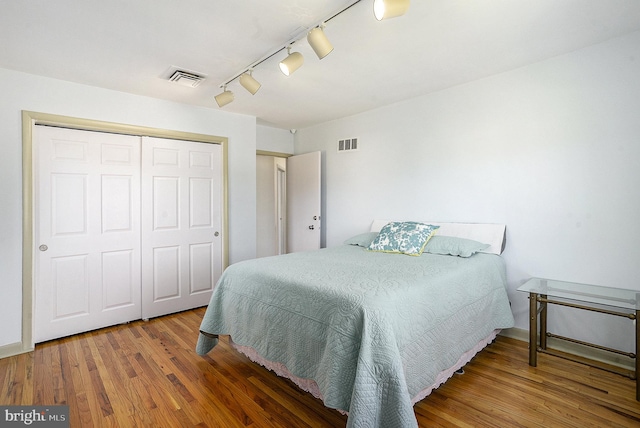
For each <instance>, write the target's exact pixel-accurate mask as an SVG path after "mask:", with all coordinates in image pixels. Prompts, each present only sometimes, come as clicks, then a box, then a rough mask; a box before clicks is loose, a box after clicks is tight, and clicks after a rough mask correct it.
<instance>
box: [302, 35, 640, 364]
mask: <svg viewBox="0 0 640 428" xmlns="http://www.w3.org/2000/svg"><path fill="white" fill-rule="evenodd" d="M469 66H473V64H470V65H469ZM351 137H358V138H359V150H358V151H355V152H350V153H349V152H347V153H340V154H338V153H337V151H336V145H337V140H339V139H342V138H351ZM295 144H296V154H298V153H306V152H310V151H315V150H322V151H323V169H324V171H323V173H324V178H323V188H324V190H323V204H324V210H325V212H323V221H324V224H323V229H324V233H325V235H324V236H323V241H324V242H323V244H324V245H326V246H334V245H339V244H341V243H342V242H343V240H344V239H346V238H348V237H350V236H352V235H355V234H357V233H360V232H363V231H366V230H368V228H369V226H370V223H371V221H372V219H374V218H388V219H416V220H432V221H454V222H455V221H459V222H487V223H505V224H506V225H507V247H506V251H505V252H504V254H503V257H504V259H505V260H506V263H507V271H508V286H509V295H510V298H511V300H512V304H513V311H514V314H515V316H516V326H517V327H519V328H522V329H527V328H528V321H527V310H528V306H527V296H526V295H525V294H524V293H521V292H516V291H515V290H516V288H517V287H518V286H520V285H521V284H522V283H523V282H524V280H525V279H527V278H529V277H531V276H540V277H548V278H554V279H561V280H568V281H578V282H584V283H593V284H601V285H606V286H612V287H622V288H631V289H634V290H640V282H639V281H638V278H640V263H639V260H640V245H639V241H640V196H639V195H640V193H639V192H638V185H640V33H638V32H636V33H633V34H631V35H629V36H626V37H622V38H618V39H613V40H610V41H608V42H606V43H602V44H599V45H596V46H592V47H590V48H587V49H583V50H580V51H577V52H574V53H571V54H567V55H563V56H559V57H555V58H553V59H550V60H547V61H544V62H541V63H538V64H535V65H531V66H528V67H524V68H521V69H518V70H515V71H512V72H508V73H504V74H500V75H496V76H493V77H490V78H487V79H483V80H481V81H476V82H473V83H470V84H466V85H462V86H458V87H454V88H451V89H448V90H444V91H441V92H439V93H435V94H432V95H428V96H422V97H418V98H415V99H412V100H409V101H406V102H402V103H399V104H395V105H392V106H388V107H383V108H379V109H376V110H372V111H369V112H367V113H363V114H359V115H356V116H353V117H348V118H344V119H341V120H336V121H333V122H330V123H326V124H322V125H319V126H315V127H310V128H306V129H302V130H299V131H298V133H297V135H296V141H295ZM554 308H557V307H554ZM550 329H551V331H554V332H556V333H558V334H567V335H574V336H577V337H578V338H581V339H587V340H589V339H590V340H594V341H598V343H601V344H603V345H606V346H614V347H618V348H622V349H625V350H627V351H631V350H632V346H633V343H634V341H633V326H632V323H631V322H629V321H628V320H623V319H613V320H612V318H611V317H606V316H597V315H592V314H587V315H585V313H584V312H583V313H576V311H575V310H571V309H567V308H561V310H559V311H556V310H555V309H553V311H552V312H551V314H550Z"/></svg>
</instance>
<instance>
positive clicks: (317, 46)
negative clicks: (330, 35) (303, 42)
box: [307, 26, 333, 59]
mask: <svg viewBox="0 0 640 428" xmlns="http://www.w3.org/2000/svg"><path fill="white" fill-rule="evenodd" d="M307 41H308V42H309V44H310V45H311V47H312V48H313V51H314V52H315V53H316V55H317V56H318V59H322V58H324V57H325V56H327V55H329V54H330V53H331V51H333V46H332V45H331V42H330V41H329V39H327V36H326V35H325V34H324V31H323V29H322V26H320V27H316V28H314V29H313V30H311V31H309V34H307Z"/></svg>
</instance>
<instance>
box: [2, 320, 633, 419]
mask: <svg viewBox="0 0 640 428" xmlns="http://www.w3.org/2000/svg"><path fill="white" fill-rule="evenodd" d="M203 314H204V309H196V310H193V311H187V312H183V313H180V314H174V315H169V316H166V317H161V318H157V319H153V320H151V321H149V322H142V321H136V322H133V323H131V324H127V325H120V326H115V327H111V328H107V329H102V330H97V331H93V332H89V333H85V334H81V335H78V336H73V337H68V338H64V339H60V340H55V341H51V342H47V343H43V344H40V345H38V346H36V350H35V352H32V353H28V354H23V355H18V356H14V357H10V358H5V359H1V360H0V404H1V405H10V404H19V405H56V404H67V405H69V410H70V419H71V427H102V426H105V427H151V426H153V427H246V426H251V427H287V428H290V427H340V426H344V425H345V423H346V416H344V415H341V414H340V413H338V412H337V411H334V410H331V409H327V408H325V407H324V406H323V405H322V403H321V402H320V401H319V400H316V399H315V398H313V397H312V396H311V395H310V394H307V393H304V392H301V391H300V390H299V389H298V388H297V387H296V386H294V385H293V384H292V383H291V382H290V381H288V380H285V379H282V378H278V377H276V376H275V375H274V374H272V373H271V372H269V371H268V370H266V369H264V368H262V367H261V366H258V365H256V364H254V363H252V362H250V361H249V360H248V359H247V358H246V357H244V356H243V355H241V354H239V353H237V352H236V351H235V350H233V349H232V348H231V347H230V346H229V344H228V343H227V342H226V341H224V340H221V342H220V344H219V345H218V346H216V348H214V350H213V351H211V352H210V353H209V354H208V355H207V356H205V357H202V356H199V355H197V354H196V353H195V352H194V347H195V342H196V339H197V331H198V328H199V325H200V320H201V318H202V315H203ZM527 358H528V354H527V344H526V343H524V342H521V341H517V340H514V339H509V338H504V337H499V338H498V339H497V340H496V342H495V343H493V344H491V345H489V346H488V347H487V348H486V349H484V350H483V351H482V352H480V353H479V354H478V355H477V356H476V357H475V358H474V359H473V360H472V361H471V362H470V363H469V364H467V365H466V366H465V373H464V374H463V375H455V376H454V377H453V378H451V379H450V380H449V381H448V382H447V383H445V384H444V385H442V386H441V387H440V388H439V389H437V390H436V391H434V392H433V393H432V394H431V395H430V396H428V397H427V398H425V399H424V400H422V401H421V402H420V403H418V404H417V405H416V406H415V412H416V416H417V418H418V422H419V424H420V427H520V426H522V427H580V428H582V427H605V426H606V427H634V426H635V427H638V426H640V403H639V402H637V401H635V384H634V382H633V381H632V380H630V379H627V378H624V377H622V376H619V375H616V374H612V373H609V372H606V371H602V370H598V369H594V368H590V367H587V366H583V365H581V364H577V363H573V362H570V361H566V360H562V359H559V358H556V357H552V356H548V355H540V357H539V364H538V367H537V368H532V367H529V365H528V363H527V361H528V360H527Z"/></svg>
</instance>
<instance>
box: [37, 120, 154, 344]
mask: <svg viewBox="0 0 640 428" xmlns="http://www.w3.org/2000/svg"><path fill="white" fill-rule="evenodd" d="M33 132H34V134H33V135H34V139H33V141H34V189H35V192H34V208H35V209H34V226H35V227H34V232H35V233H34V239H35V242H36V254H35V257H34V270H35V272H34V273H35V275H34V297H35V298H34V341H35V342H36V343H37V342H42V341H45V340H50V339H54V338H57V337H63V336H68V335H71V334H75V333H79V332H83V331H88V330H92V329H96V328H101V327H105V326H109V325H113V324H117V323H121V322H126V321H130V320H134V319H138V318H140V313H141V301H140V296H141V289H140V286H141V282H140V264H141V261H140V260H141V259H140V254H141V252H140V137H132V136H125V135H117V134H107V133H99V132H89V131H80V130H72V129H64V128H55V127H46V126H35V127H34V131H33Z"/></svg>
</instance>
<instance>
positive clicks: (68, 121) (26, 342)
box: [0, 110, 229, 358]
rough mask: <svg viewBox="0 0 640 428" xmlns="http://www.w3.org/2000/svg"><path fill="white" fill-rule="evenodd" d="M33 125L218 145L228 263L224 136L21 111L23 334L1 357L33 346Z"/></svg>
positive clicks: (0, 352)
mask: <svg viewBox="0 0 640 428" xmlns="http://www.w3.org/2000/svg"><path fill="white" fill-rule="evenodd" d="M35 124H40V125H51V126H61V127H65V128H74V129H84V130H88V131H101V132H114V133H119V134H129V135H137V136H153V137H159V138H173V139H178V140H188V141H196V142H202V143H211V144H220V145H221V146H222V158H223V174H222V175H223V192H224V196H223V209H222V215H223V218H224V220H223V230H224V233H223V235H224V242H223V244H222V248H223V256H222V264H223V269H224V268H226V267H227V266H228V264H229V242H228V236H229V233H228V227H229V221H228V206H229V204H228V174H227V171H228V164H227V145H228V139H227V138H226V137H219V136H213V135H204V134H195V133H189V132H180V131H172V130H165V129H159V128H149V127H143V126H136V125H128V124H121V123H113V122H103V121H97V120H90V119H82V118H75V117H69V116H61V115H54V114H48V113H41V112H33V111H26V110H23V111H22V208H23V209H22V335H21V342H20V343H15V344H10V345H7V346H3V347H0V358H3V357H8V356H10V355H15V354H20V353H24V352H30V351H32V350H33V349H34V343H33V303H34V302H33V286H34V283H33V275H34V270H33V269H34V257H35V250H36V248H35V244H34V236H33V235H34V224H33V220H34V217H33V196H34V189H33V184H34V180H33V174H34V169H33V141H32V139H33V132H32V130H33V126H34V125H35Z"/></svg>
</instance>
